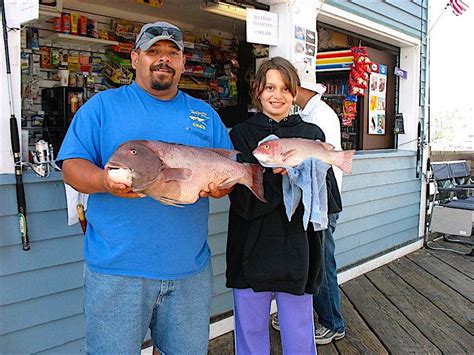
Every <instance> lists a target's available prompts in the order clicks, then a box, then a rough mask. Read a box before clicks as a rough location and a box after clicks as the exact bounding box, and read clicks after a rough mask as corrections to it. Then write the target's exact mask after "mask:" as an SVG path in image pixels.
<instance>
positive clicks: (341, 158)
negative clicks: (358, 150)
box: [334, 150, 355, 174]
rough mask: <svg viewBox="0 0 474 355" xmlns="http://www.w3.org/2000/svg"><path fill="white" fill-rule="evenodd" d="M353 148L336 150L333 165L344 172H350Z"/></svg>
mask: <svg viewBox="0 0 474 355" xmlns="http://www.w3.org/2000/svg"><path fill="white" fill-rule="evenodd" d="M354 154H355V150H344V151H342V152H337V158H336V162H335V164H334V165H336V166H337V167H338V168H340V169H341V170H342V171H344V172H345V173H346V174H352V159H353V158H354Z"/></svg>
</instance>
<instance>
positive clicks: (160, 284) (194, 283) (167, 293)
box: [84, 260, 212, 354]
mask: <svg viewBox="0 0 474 355" xmlns="http://www.w3.org/2000/svg"><path fill="white" fill-rule="evenodd" d="M84 281H85V282H84V290H85V292H84V294H85V297H84V311H85V318H86V352H87V353H88V354H140V349H141V344H142V341H143V338H144V337H145V334H146V332H147V330H148V328H150V329H151V337H152V339H153V343H154V345H155V347H156V348H158V349H159V350H160V352H161V354H207V345H208V342H209V318H210V308H211V295H212V266H211V262H210V260H209V262H208V264H207V265H206V266H205V268H204V269H203V270H202V271H201V272H199V273H198V274H195V275H192V276H190V277H187V278H184V279H179V280H155V279H144V278H140V277H126V276H117V275H108V274H100V273H96V272H93V271H91V270H90V269H89V268H87V267H86V268H85V274H84Z"/></svg>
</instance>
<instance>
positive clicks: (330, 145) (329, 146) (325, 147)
mask: <svg viewBox="0 0 474 355" xmlns="http://www.w3.org/2000/svg"><path fill="white" fill-rule="evenodd" d="M319 143H321V145H322V146H323V147H324V149H326V150H334V149H336V147H335V146H333V145H332V144H331V143H326V142H321V141H320V142H319Z"/></svg>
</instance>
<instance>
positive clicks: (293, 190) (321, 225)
mask: <svg viewBox="0 0 474 355" xmlns="http://www.w3.org/2000/svg"><path fill="white" fill-rule="evenodd" d="M329 168H330V165H329V164H326V163H324V162H322V161H321V160H318V159H316V158H311V159H307V160H305V161H304V162H302V163H301V164H300V165H298V166H297V167H294V168H288V169H287V171H288V175H284V176H283V180H282V181H283V202H284V203H285V209H286V215H287V216H288V220H290V221H291V217H292V216H293V213H294V212H295V210H296V208H297V207H298V204H299V202H300V200H301V196H303V206H304V214H303V226H304V229H305V230H306V229H307V228H308V223H309V222H313V226H314V230H315V231H318V230H324V229H327V227H328V209H327V206H328V202H327V201H328V195H327V189H326V174H327V172H328V169H329Z"/></svg>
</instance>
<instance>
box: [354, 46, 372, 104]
mask: <svg viewBox="0 0 474 355" xmlns="http://www.w3.org/2000/svg"><path fill="white" fill-rule="evenodd" d="M351 51H352V54H353V56H354V63H353V64H352V66H351V71H350V77H349V93H350V94H351V95H356V96H364V95H365V89H367V88H368V80H369V75H370V72H371V69H370V65H371V60H370V58H369V56H368V54H367V48H366V47H360V46H359V47H352V48H351Z"/></svg>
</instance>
